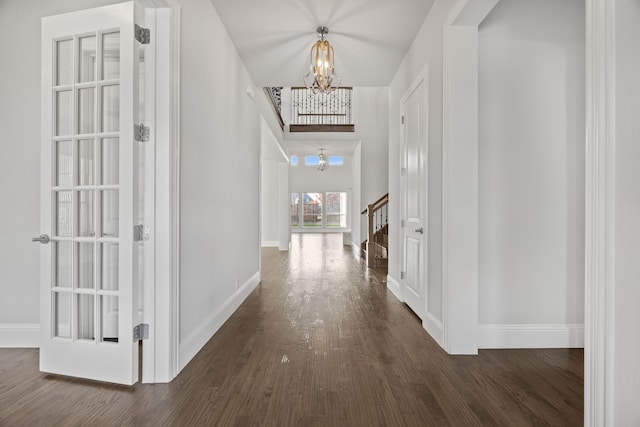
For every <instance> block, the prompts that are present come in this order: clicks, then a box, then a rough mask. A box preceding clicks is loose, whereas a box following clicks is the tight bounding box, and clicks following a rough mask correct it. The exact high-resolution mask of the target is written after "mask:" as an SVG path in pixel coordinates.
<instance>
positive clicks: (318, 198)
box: [302, 193, 322, 227]
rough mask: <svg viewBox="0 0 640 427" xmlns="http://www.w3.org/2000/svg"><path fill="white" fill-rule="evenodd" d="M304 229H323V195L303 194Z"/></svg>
mask: <svg viewBox="0 0 640 427" xmlns="http://www.w3.org/2000/svg"><path fill="white" fill-rule="evenodd" d="M302 201H303V205H302V206H303V212H302V217H303V218H302V226H303V227H322V193H302Z"/></svg>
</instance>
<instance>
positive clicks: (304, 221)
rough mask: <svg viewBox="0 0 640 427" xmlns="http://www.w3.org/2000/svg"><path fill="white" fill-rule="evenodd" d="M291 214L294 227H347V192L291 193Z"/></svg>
mask: <svg viewBox="0 0 640 427" xmlns="http://www.w3.org/2000/svg"><path fill="white" fill-rule="evenodd" d="M289 214H290V216H291V227H293V228H300V227H302V228H319V229H321V228H347V193H346V192H338V191H333V192H331V191H328V192H326V193H291V197H290V204H289ZM301 216H302V217H301Z"/></svg>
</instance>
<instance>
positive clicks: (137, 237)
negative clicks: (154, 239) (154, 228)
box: [133, 224, 149, 242]
mask: <svg viewBox="0 0 640 427" xmlns="http://www.w3.org/2000/svg"><path fill="white" fill-rule="evenodd" d="M143 240H149V227H147V226H146V225H143V224H138V225H134V226H133V241H134V242H142V241H143Z"/></svg>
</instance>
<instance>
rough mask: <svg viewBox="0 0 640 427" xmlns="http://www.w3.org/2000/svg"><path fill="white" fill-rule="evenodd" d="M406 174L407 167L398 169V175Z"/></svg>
mask: <svg viewBox="0 0 640 427" xmlns="http://www.w3.org/2000/svg"><path fill="white" fill-rule="evenodd" d="M406 175H407V168H402V169H400V176H406Z"/></svg>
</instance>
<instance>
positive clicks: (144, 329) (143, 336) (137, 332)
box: [133, 323, 149, 342]
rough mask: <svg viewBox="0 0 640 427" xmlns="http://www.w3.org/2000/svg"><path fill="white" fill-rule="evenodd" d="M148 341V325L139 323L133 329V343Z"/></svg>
mask: <svg viewBox="0 0 640 427" xmlns="http://www.w3.org/2000/svg"><path fill="white" fill-rule="evenodd" d="M148 339H149V324H147V323H141V324H139V325H137V326H134V327H133V342H136V341H140V340H148Z"/></svg>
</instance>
